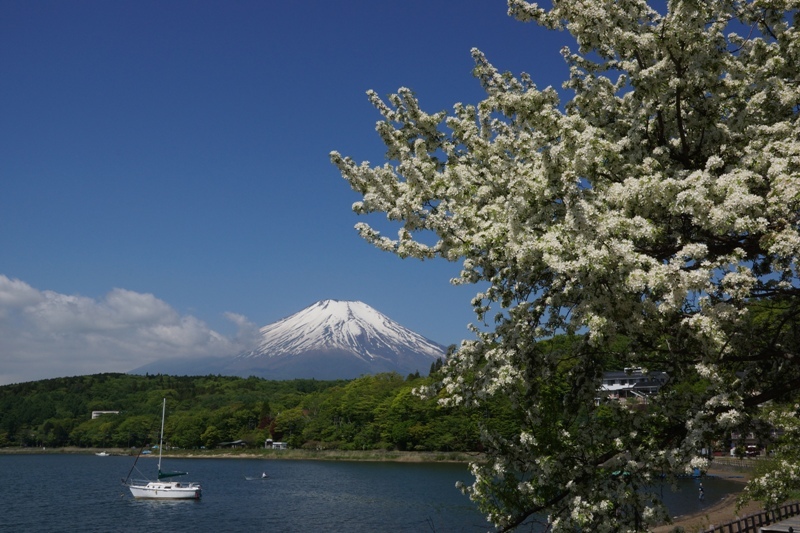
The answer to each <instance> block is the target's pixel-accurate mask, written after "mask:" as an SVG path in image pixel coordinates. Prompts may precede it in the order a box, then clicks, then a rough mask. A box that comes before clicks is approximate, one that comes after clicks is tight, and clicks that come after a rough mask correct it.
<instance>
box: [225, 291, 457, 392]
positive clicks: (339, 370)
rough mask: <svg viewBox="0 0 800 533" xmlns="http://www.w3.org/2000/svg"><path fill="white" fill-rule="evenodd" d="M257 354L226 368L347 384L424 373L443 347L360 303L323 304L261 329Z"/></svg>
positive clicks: (441, 354)
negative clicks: (369, 377) (367, 377)
mask: <svg viewBox="0 0 800 533" xmlns="http://www.w3.org/2000/svg"><path fill="white" fill-rule="evenodd" d="M259 332H260V335H261V341H260V342H259V344H258V346H256V347H255V349H253V350H251V351H248V352H245V353H243V354H241V355H239V356H237V357H236V358H235V360H234V362H233V363H232V364H231V365H229V368H231V369H235V370H236V372H237V373H239V374H245V373H246V372H248V371H249V372H251V373H253V374H255V375H261V376H263V377H267V378H274V379H289V378H301V377H302V378H317V379H349V378H354V377H358V376H360V375H362V374H375V373H378V372H392V371H395V372H399V373H401V374H405V373H414V372H420V373H422V374H424V373H426V372H427V371H428V370H429V369H430V365H431V363H433V362H434V361H436V360H437V359H438V358H444V356H445V348H444V346H442V345H440V344H437V343H435V342H433V341H430V340H428V339H426V338H425V337H423V336H422V335H419V334H418V333H415V332H413V331H411V330H409V329H407V328H405V327H403V326H401V325H400V324H398V323H397V322H395V321H394V320H392V319H390V318H389V317H387V316H386V315H384V314H382V313H380V312H378V311H376V310H375V309H373V308H372V307H370V306H369V305H367V304H365V303H363V302H349V301H338V300H323V301H320V302H317V303H315V304H313V305H311V306H309V307H306V308H305V309H303V310H302V311H299V312H297V313H295V314H293V315H291V316H288V317H286V318H284V319H282V320H279V321H278V322H274V323H272V324H269V325H267V326H264V327H263V328H261V329H260V330H259Z"/></svg>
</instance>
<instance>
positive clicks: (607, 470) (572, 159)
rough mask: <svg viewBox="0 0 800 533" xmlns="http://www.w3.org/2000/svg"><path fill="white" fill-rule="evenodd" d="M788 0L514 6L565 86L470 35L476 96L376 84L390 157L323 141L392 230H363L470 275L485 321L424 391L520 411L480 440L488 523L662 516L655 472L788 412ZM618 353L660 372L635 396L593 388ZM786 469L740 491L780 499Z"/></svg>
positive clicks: (794, 369)
mask: <svg viewBox="0 0 800 533" xmlns="http://www.w3.org/2000/svg"><path fill="white" fill-rule="evenodd" d="M798 7H800V4H799V3H798V1H797V0H705V1H703V0H670V1H669V2H668V6H666V11H665V12H664V13H659V12H658V11H657V10H656V9H654V8H652V7H651V6H649V5H648V4H647V2H646V1H645V0H569V1H560V0H553V1H552V6H551V7H549V8H542V7H539V6H537V5H536V4H529V3H527V2H525V1H523V0H509V12H510V14H511V15H513V16H515V17H516V18H517V19H519V20H521V21H534V22H536V23H538V24H540V25H541V26H544V27H545V28H549V29H553V30H555V29H564V28H565V29H566V30H568V31H569V32H570V33H571V34H572V36H573V37H574V38H575V40H576V41H577V51H569V50H565V51H564V52H563V55H564V57H565V59H566V61H567V62H568V63H569V66H570V69H571V71H570V72H571V73H570V77H569V79H568V80H567V81H566V82H565V83H564V88H565V93H568V94H570V95H572V97H571V99H570V100H569V101H567V102H565V103H563V104H562V103H561V102H560V100H559V95H558V93H557V91H555V90H554V89H552V88H546V89H544V90H540V89H538V88H537V87H536V85H535V84H534V83H533V81H532V79H531V78H530V77H529V76H528V75H524V74H523V75H521V76H518V77H515V76H512V75H510V74H507V73H500V72H498V71H497V70H496V69H495V68H494V67H493V66H492V65H491V64H490V63H489V62H488V61H487V59H486V58H485V57H484V55H483V54H482V53H481V52H480V51H478V50H473V52H472V55H473V57H474V60H475V64H476V66H475V71H474V72H475V76H476V77H477V78H478V80H479V81H480V83H481V84H482V85H483V87H484V89H485V91H486V94H487V96H486V99H485V100H483V101H481V102H480V103H478V104H477V105H462V104H456V105H455V106H454V109H453V112H452V113H449V114H448V113H446V112H440V113H435V114H428V113H426V112H424V111H422V109H421V108H420V106H419V103H418V101H417V99H416V98H415V96H414V95H413V94H412V92H411V91H410V90H408V89H405V88H403V89H400V90H399V91H398V93H397V94H394V95H391V96H389V98H388V101H383V100H382V99H381V98H379V97H378V96H377V95H376V94H375V93H373V92H370V93H369V98H370V100H371V102H372V103H373V105H375V107H376V108H377V109H378V110H379V112H380V113H381V115H382V116H383V120H382V121H381V122H379V124H378V132H379V134H380V135H381V137H382V138H383V140H384V142H385V144H386V146H387V148H388V152H387V159H388V161H389V162H387V163H386V164H384V165H383V166H376V167H373V166H371V165H370V164H369V163H362V164H357V163H356V162H354V161H353V160H352V159H350V158H346V157H343V156H341V155H340V154H338V153H336V152H334V153H332V154H331V158H332V161H333V162H334V163H335V164H336V165H337V166H338V168H339V170H340V171H341V173H342V175H343V176H344V178H345V179H347V180H348V181H349V183H350V185H351V186H352V187H353V188H354V189H355V190H356V191H358V192H359V193H360V194H361V195H363V200H362V201H360V202H357V203H356V204H355V205H354V210H355V211H356V212H357V213H360V214H368V213H376V212H382V213H385V214H386V216H387V217H388V219H389V220H391V221H395V222H396V223H397V224H398V225H399V226H400V229H399V232H398V235H397V237H396V238H391V237H387V236H384V235H382V234H381V233H380V232H379V231H377V230H376V229H375V228H373V227H371V226H369V225H367V224H364V223H362V224H359V225H358V226H357V228H358V230H359V232H360V234H361V235H362V236H363V237H364V238H365V239H366V240H368V241H369V242H371V243H373V244H374V245H375V246H377V247H378V248H380V249H382V250H388V251H390V252H393V253H395V254H397V255H400V256H403V257H417V258H433V257H442V258H445V259H447V260H450V261H460V262H462V265H463V268H462V272H461V275H460V277H459V278H458V279H456V280H454V282H455V283H460V284H467V283H476V284H478V285H479V286H480V287H482V288H483V287H486V289H485V290H483V291H482V292H480V293H479V294H477V295H476V297H475V299H474V301H473V305H474V308H475V312H476V314H477V317H478V320H479V321H484V322H489V321H490V319H492V318H493V319H494V326H493V327H491V328H475V336H476V337H475V340H469V341H464V342H463V343H462V344H461V346H460V348H459V350H458V351H457V353H455V354H454V355H453V356H452V357H451V358H450V360H449V361H448V363H447V365H446V367H445V374H446V375H445V377H444V379H443V381H442V383H441V394H442V396H443V400H442V401H444V402H450V403H459V404H465V405H474V406H480V405H482V404H483V403H484V402H485V400H486V399H487V398H489V397H492V396H495V395H503V396H506V397H508V398H509V399H510V400H511V401H512V402H513V404H514V406H515V407H516V409H517V412H518V414H519V420H520V425H521V427H522V431H521V432H520V434H519V435H517V436H516V437H514V438H502V437H500V436H498V435H494V434H491V433H488V432H487V433H486V434H485V435H484V440H485V444H486V446H487V460H486V462H484V463H480V464H475V465H473V466H472V469H473V472H474V474H475V476H476V480H475V482H474V483H473V484H472V485H471V486H469V487H464V490H465V491H466V492H467V493H468V494H469V495H470V497H472V498H473V499H474V500H476V501H477V502H478V503H479V505H480V506H481V508H482V510H484V512H485V513H486V514H487V516H488V517H489V519H490V520H491V521H492V522H493V523H494V524H495V525H496V526H497V527H499V528H500V529H512V528H514V527H516V526H518V525H520V524H523V523H526V522H529V521H532V520H546V521H548V523H549V524H550V526H551V527H552V530H553V531H574V530H576V528H579V530H582V531H639V530H644V529H647V528H648V527H649V526H651V525H652V524H654V523H656V522H658V521H660V520H663V519H664V518H665V514H664V511H663V508H662V506H661V505H660V503H659V499H658V498H657V496H656V495H654V494H651V493H649V492H648V490H647V487H648V486H649V485H650V484H651V482H652V481H653V480H654V478H655V476H664V475H666V476H667V477H669V476H671V475H673V474H676V473H680V472H683V471H686V470H687V469H691V468H694V467H698V466H699V467H703V466H704V465H705V462H706V459H705V458H703V457H701V455H700V451H701V450H702V449H703V448H705V447H707V446H709V445H710V444H712V443H714V442H717V441H719V442H724V441H725V439H726V438H727V439H729V438H730V435H731V433H743V434H749V433H755V434H761V433H763V432H766V431H768V430H770V431H771V430H774V429H776V428H777V427H780V425H781V424H782V423H791V422H790V421H793V420H796V418H795V417H796V415H797V411H798V408H797V406H796V405H794V404H793V403H792V402H793V401H796V399H797V396H798V392H797V391H798V390H800V364H798V350H800V298H799V297H798V296H800V284H799V283H798V281H799V280H798V253H800V232H799V231H798V230H799V229H800V228H798V215H799V213H800V212H799V211H798V209H799V208H800V140H799V139H800V125H799V124H798V111H800V35H798V31H797V28H796V25H797V21H798V11H797V10H798ZM432 236H434V238H431V237H432ZM490 315H493V316H490ZM485 329H490V331H485ZM558 335H564V336H567V338H569V339H572V342H567V343H564V342H552V339H553V338H554V337H555V336H558ZM612 362H613V364H614V366H617V367H620V366H629V367H633V366H637V367H643V368H645V369H649V370H659V371H664V372H667V373H668V374H669V376H670V380H669V382H668V384H667V386H665V387H663V388H662V389H661V391H660V392H659V393H658V395H657V396H656V397H655V398H652V399H651V401H650V402H649V403H647V404H646V405H644V406H638V407H637V408H632V407H630V406H626V405H623V404H621V403H617V402H606V401H598V399H597V397H598V388H599V385H600V379H601V377H602V372H603V371H604V370H609V369H610V368H609V366H610V365H611V364H612ZM776 405H779V406H782V408H781V409H777V408H776ZM765 409H768V411H769V413H766V414H765V411H764V410H765ZM767 415H768V416H767ZM789 429H792V428H789ZM792 431H793V432H792ZM792 431H790V432H788V433H787V435H793V434H794V435H796V434H797V428H796V427H794V428H793V430H792ZM785 448H786V449H788V450H791V449H792V446H787V447H785ZM794 450H795V452H794V453H795V455H796V448H794ZM792 472H795V473H796V469H794V470H792V471H791V472H788V473H787V472H786V471H785V472H784V474H783V475H782V476H771V478H772V479H773V480H776V481H775V482H774V483H772V484H770V482H769V479H770V476H768V477H767V482H764V483H760V482H759V483H755V484H754V485H753V492H752V494H754V495H756V496H759V497H763V498H764V499H766V500H768V501H770V502H772V503H774V502H775V501H777V499H780V497H781V496H782V494H785V492H784V493H780V492H775V490H776V489H780V490H783V491H786V490H789V488H791V487H792V486H793V485H792V484H793V483H794V484H795V485H796V484H797V477H796V476H794V478H792V475H793V474H792Z"/></svg>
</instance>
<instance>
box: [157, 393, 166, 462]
mask: <svg viewBox="0 0 800 533" xmlns="http://www.w3.org/2000/svg"><path fill="white" fill-rule="evenodd" d="M166 414H167V399H166V398H164V404H163V405H162V406H161V436H160V437H159V438H158V473H159V474H161V448H163V447H164V416H165V415H166Z"/></svg>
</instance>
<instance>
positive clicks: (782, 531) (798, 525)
mask: <svg viewBox="0 0 800 533" xmlns="http://www.w3.org/2000/svg"><path fill="white" fill-rule="evenodd" d="M790 528H791V529H790ZM789 531H796V532H797V533H800V516H793V517H791V518H787V519H786V520H781V521H780V522H775V523H774V524H770V525H768V526H763V527H762V528H761V533H788V532H789Z"/></svg>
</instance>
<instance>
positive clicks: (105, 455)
mask: <svg viewBox="0 0 800 533" xmlns="http://www.w3.org/2000/svg"><path fill="white" fill-rule="evenodd" d="M95 455H96V456H97V457H108V456H109V455H111V454H110V453H108V452H97V453H95Z"/></svg>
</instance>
